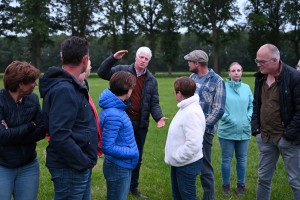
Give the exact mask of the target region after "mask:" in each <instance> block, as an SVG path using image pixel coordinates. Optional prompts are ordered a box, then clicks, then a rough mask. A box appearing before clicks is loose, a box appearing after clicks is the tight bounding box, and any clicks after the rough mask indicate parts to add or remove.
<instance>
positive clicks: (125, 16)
mask: <svg viewBox="0 0 300 200" xmlns="http://www.w3.org/2000/svg"><path fill="white" fill-rule="evenodd" d="M119 2H120V15H121V26H122V33H121V45H122V49H127V50H128V51H129V52H131V49H132V43H133V40H134V38H135V35H136V33H135V32H136V26H134V23H133V21H132V16H133V13H134V9H133V8H134V6H133V5H134V0H120V1H119ZM123 60H124V62H125V64H128V57H127V56H125V57H123Z"/></svg>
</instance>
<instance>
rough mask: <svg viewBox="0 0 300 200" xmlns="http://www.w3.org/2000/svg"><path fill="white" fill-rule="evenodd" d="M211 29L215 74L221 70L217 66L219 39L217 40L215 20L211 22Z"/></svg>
mask: <svg viewBox="0 0 300 200" xmlns="http://www.w3.org/2000/svg"><path fill="white" fill-rule="evenodd" d="M212 27H213V28H212V29H213V48H214V50H213V51H214V67H213V69H214V71H215V72H216V73H217V74H220V72H221V70H220V67H219V44H218V43H219V40H218V30H217V25H216V20H215V19H214V21H213V22H212Z"/></svg>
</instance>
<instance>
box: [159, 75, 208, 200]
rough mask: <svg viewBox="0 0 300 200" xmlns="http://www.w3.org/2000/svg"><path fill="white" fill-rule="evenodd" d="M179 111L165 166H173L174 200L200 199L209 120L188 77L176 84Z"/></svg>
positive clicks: (173, 121)
mask: <svg viewBox="0 0 300 200" xmlns="http://www.w3.org/2000/svg"><path fill="white" fill-rule="evenodd" d="M174 89H175V97H176V100H177V101H178V102H179V103H178V104H177V106H178V107H179V111H178V112H177V113H176V115H175V117H174V118H173V120H172V122H171V124H170V127H169V131H168V137H167V142H166V147H165V162H166V163H167V164H168V165H171V183H172V196H173V199H189V200H193V199H197V197H196V176H197V175H199V174H200V171H201V166H202V157H203V154H202V142H203V135H204V131H205V117H204V114H203V111H202V108H201V106H200V104H199V96H198V94H195V95H194V93H195V90H196V84H195V82H194V80H192V79H190V78H188V77H185V76H183V77H180V78H178V79H177V80H176V81H175V83H174Z"/></svg>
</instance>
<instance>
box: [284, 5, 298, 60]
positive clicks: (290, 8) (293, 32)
mask: <svg viewBox="0 0 300 200" xmlns="http://www.w3.org/2000/svg"><path fill="white" fill-rule="evenodd" d="M284 13H285V16H286V19H287V20H288V22H289V25H290V31H289V32H288V33H286V34H285V35H286V38H287V39H288V40H290V41H291V42H292V44H293V49H294V52H295V56H296V58H297V59H300V52H299V50H300V1H299V0H290V1H286V2H285V5H284Z"/></svg>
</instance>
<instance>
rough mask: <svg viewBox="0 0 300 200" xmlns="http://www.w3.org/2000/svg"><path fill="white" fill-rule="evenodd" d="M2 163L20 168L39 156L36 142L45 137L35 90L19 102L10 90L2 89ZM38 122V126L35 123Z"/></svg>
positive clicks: (0, 159) (0, 138)
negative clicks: (4, 123) (3, 121)
mask: <svg viewBox="0 0 300 200" xmlns="http://www.w3.org/2000/svg"><path fill="white" fill-rule="evenodd" d="M1 120H5V122H6V124H7V126H8V129H5V127H4V126H3V125H2V124H1V123H0V165H1V166H4V167H8V168H16V167H22V166H25V165H27V164H28V163H30V162H32V161H33V160H34V159H35V157H36V151H35V148H36V142H37V141H39V140H41V139H43V138H44V137H45V131H44V123H43V121H42V112H41V107H40V103H39V97H38V96H37V95H36V94H34V93H32V94H30V95H25V96H23V99H22V101H19V102H17V103H16V102H15V101H14V100H13V98H12V97H11V95H10V94H9V92H8V91H7V90H6V89H1V90H0V121H1ZM32 121H33V122H34V123H35V124H36V126H35V125H34V124H33V123H32Z"/></svg>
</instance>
